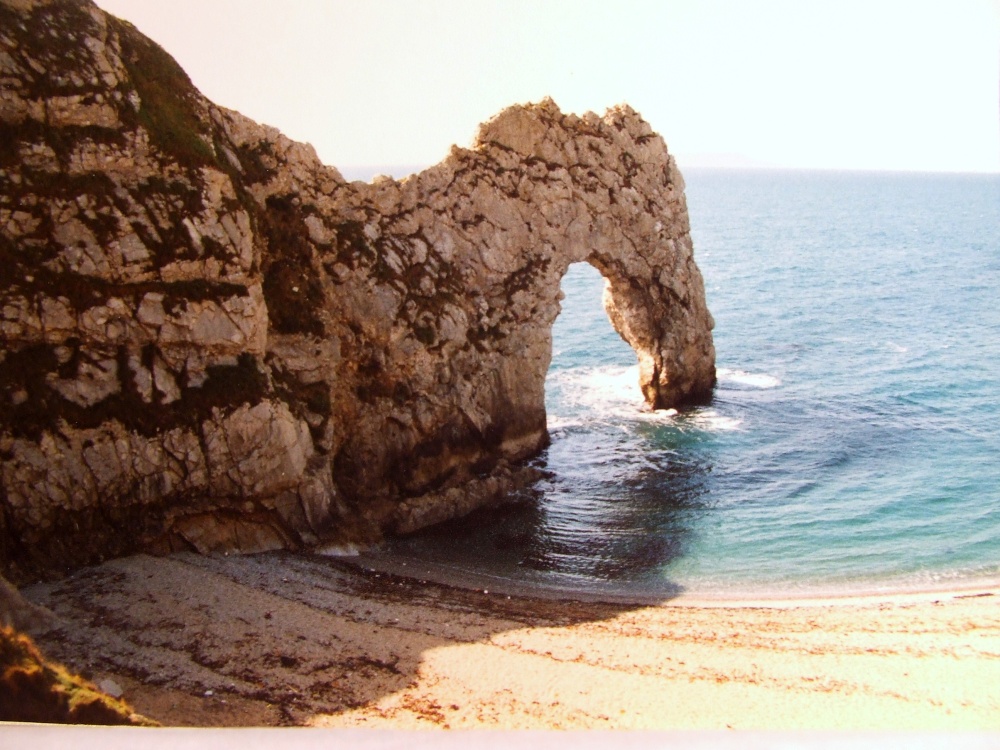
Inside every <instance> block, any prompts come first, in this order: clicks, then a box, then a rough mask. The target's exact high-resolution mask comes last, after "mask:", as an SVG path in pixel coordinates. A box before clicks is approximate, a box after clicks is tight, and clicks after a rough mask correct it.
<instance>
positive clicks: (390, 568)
mask: <svg viewBox="0 0 1000 750" xmlns="http://www.w3.org/2000/svg"><path fill="white" fill-rule="evenodd" d="M317 556H318V557H321V558H325V559H330V560H336V561H338V562H339V563H341V564H343V565H347V566H351V567H354V568H356V569H357V570H358V571H359V572H378V573H383V574H391V575H395V576H402V577H406V578H410V579H413V580H415V581H430V582H433V583H435V584H437V585H440V586H446V587H449V588H454V589H457V590H466V591H473V592H478V591H482V590H483V589H486V590H488V591H492V592H493V593H495V594H500V595H510V596H517V597H520V598H526V599H538V600H542V601H551V600H555V601H574V602H581V603H583V602H587V603H595V604H626V605H628V604H631V605H636V606H677V607H732V608H736V609H739V608H744V607H763V606H767V607H778V608H789V607H797V606H804V607H811V606H836V605H841V604H865V603H873V602H875V603H878V602H898V603H903V602H919V601H934V600H935V599H953V598H959V599H960V598H969V597H991V596H1000V576H997V575H990V576H979V577H969V578H964V579H963V578H956V579H953V580H949V581H947V582H941V583H940V584H938V585H933V584H912V585H909V586H891V585H889V584H888V582H887V583H886V584H879V583H875V582H873V583H872V584H871V586H870V587H844V588H839V587H836V586H822V585H817V586H811V585H807V586H804V587H802V588H801V590H798V591H794V592H787V591H778V590H776V589H750V590H749V591H746V592H743V593H736V592H735V591H728V590H726V591H723V590H717V591H687V590H685V589H684V588H683V587H682V586H679V585H678V586H676V590H675V591H674V592H673V593H671V592H670V591H664V592H655V591H651V590H642V589H632V590H619V591H615V590H613V589H612V588H610V586H609V588H607V589H600V588H596V587H594V588H590V589H574V588H571V587H570V586H568V585H567V586H556V585H551V584H549V585H535V584H532V583H529V582H522V581H515V580H513V579H510V578H506V577H503V576H490V575H486V574H483V573H480V572H478V571H468V570H464V569H460V568H456V567H454V566H448V565H444V564H441V563H433V562H428V561H426V560H421V559H418V558H414V557H409V556H406V555H399V554H396V553H386V554H380V553H378V552H372V551H367V552H365V551H363V552H358V553H356V554H345V555H339V554H322V553H320V554H318V555H317Z"/></svg>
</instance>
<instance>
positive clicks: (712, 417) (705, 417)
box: [687, 409, 743, 432]
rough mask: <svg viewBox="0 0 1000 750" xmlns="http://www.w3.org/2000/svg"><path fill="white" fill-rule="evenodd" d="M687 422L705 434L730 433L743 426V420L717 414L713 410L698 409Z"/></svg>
mask: <svg viewBox="0 0 1000 750" xmlns="http://www.w3.org/2000/svg"><path fill="white" fill-rule="evenodd" d="M687 422H688V423H689V424H693V425H694V426H695V427H697V428H698V429H700V430H705V431H706V432H731V431H732V430H738V429H740V427H741V426H742V424H743V420H741V419H737V418H736V417H727V416H726V415H725V414H719V412H717V411H716V410H715V409H700V410H698V411H696V412H694V413H693V414H692V415H691V416H690V417H688V419H687Z"/></svg>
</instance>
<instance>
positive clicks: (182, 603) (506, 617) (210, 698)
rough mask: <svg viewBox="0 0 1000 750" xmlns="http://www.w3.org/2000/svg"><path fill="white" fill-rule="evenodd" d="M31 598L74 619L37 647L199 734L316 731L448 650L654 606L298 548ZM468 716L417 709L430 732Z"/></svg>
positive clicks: (167, 561)
mask: <svg viewBox="0 0 1000 750" xmlns="http://www.w3.org/2000/svg"><path fill="white" fill-rule="evenodd" d="M23 593H24V594H25V596H26V597H27V598H28V599H29V600H31V601H33V602H35V603H36V604H40V605H43V606H46V607H49V608H50V609H51V610H52V611H53V612H54V613H55V614H56V615H57V616H58V617H59V619H60V623H59V625H58V626H57V627H56V628H54V629H53V630H51V631H49V632H48V633H46V634H43V635H40V636H39V637H38V638H37V641H38V644H39V646H40V647H41V648H42V650H43V651H44V652H45V653H46V655H48V656H49V657H50V658H54V659H57V660H59V661H62V662H63V663H65V664H66V665H67V666H69V667H70V668H71V669H74V670H77V671H78V672H80V673H82V674H83V675H84V676H85V677H89V678H91V679H94V680H101V679H106V678H108V677H110V678H111V679H115V678H117V679H118V682H119V683H124V684H126V685H131V686H133V689H132V694H131V695H130V694H129V692H126V694H125V696H124V698H125V699H126V700H130V699H131V701H132V703H133V706H134V707H135V708H136V710H138V711H139V712H140V713H146V714H147V715H149V716H150V717H151V718H154V719H157V720H160V721H161V722H163V723H166V724H194V725H197V724H216V725H226V724H230V723H231V724H242V725H246V724H247V723H257V724H278V725H303V724H309V723H311V722H313V721H315V720H316V719H317V717H323V716H331V715H337V714H343V713H345V712H351V711H354V710H356V709H360V708H363V707H366V706H372V705H373V704H376V703H378V702H379V701H380V700H383V699H385V698H386V697H388V696H392V695H394V694H397V693H401V692H402V691H406V690H407V688H410V687H412V686H413V685H415V684H416V682H417V681H418V680H419V679H420V676H421V665H422V664H423V663H424V661H425V659H426V658H427V655H428V654H430V653H431V652H435V651H436V650H438V649H442V648H448V647H454V646H463V645H467V644H491V643H494V642H495V640H496V638H497V637H498V636H502V635H503V634H505V633H509V632H511V631H516V630H521V629H538V628H542V629H546V628H557V629H558V628H565V627H573V626H577V625H581V624H585V623H596V622H601V621H608V620H613V619H614V618H616V617H619V616H620V615H622V614H623V613H626V612H629V611H632V610H636V609H639V608H642V607H644V606H647V605H648V604H651V603H654V602H651V601H645V602H641V603H637V602H628V601H617V602H608V601H598V600H597V599H598V598H600V597H597V598H594V597H590V598H589V600H587V601H579V600H574V599H572V598H571V597H570V596H569V595H567V596H565V597H563V596H559V595H553V593H552V592H550V594H549V595H547V596H546V597H528V596H522V595H518V594H505V593H499V592H497V591H489V590H485V591H484V590H483V589H469V588H461V587H457V586H452V585H445V584H442V583H436V582H433V581H431V580H429V579H427V578H422V577H420V576H419V574H418V575H416V576H411V575H399V574H396V573H393V572H389V571H386V570H375V569H372V568H370V567H366V566H365V565H363V564H359V561H357V560H355V561H354V562H353V563H350V562H345V561H344V560H342V559H335V558H324V557H317V556H306V555H295V554H290V553H285V552H275V553H265V554H260V555H253V556H244V557H236V556H233V557H221V556H220V557H202V556H198V555H194V554H188V553H182V554H178V555H173V556H170V557H167V558H156V557H150V556H146V555H137V556H133V557H129V558H123V559H119V560H113V561H110V562H107V563H104V564H103V565H100V566H97V567H94V568H88V569H84V570H80V571H77V572H76V573H74V574H73V575H71V576H70V577H68V578H66V579H63V580H61V581H57V582H53V583H47V584H37V585H34V586H29V587H26V588H25V589H24V590H23ZM669 598H670V597H669V596H665V597H662V599H661V601H666V600H668V599H669ZM483 679H489V676H488V675H483ZM165 696H166V697H165ZM169 706H172V709H171V708H168V707H169ZM229 707H232V709H231V710H229ZM237 709H238V710H237ZM460 709H461V706H459V705H457V704H456V705H448V706H435V705H426V706H425V705H422V704H421V705H408V706H407V710H408V711H409V712H410V713H411V716H412V715H416V716H417V717H419V720H420V721H421V722H422V723H424V724H426V725H428V726H447V725H448V717H449V714H450V713H451V712H454V711H458V710H460Z"/></svg>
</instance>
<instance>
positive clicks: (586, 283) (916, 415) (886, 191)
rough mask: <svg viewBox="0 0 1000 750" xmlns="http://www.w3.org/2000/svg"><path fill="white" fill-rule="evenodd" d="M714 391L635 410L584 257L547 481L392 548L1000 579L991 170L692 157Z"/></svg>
mask: <svg viewBox="0 0 1000 750" xmlns="http://www.w3.org/2000/svg"><path fill="white" fill-rule="evenodd" d="M685 177H686V180H687V183H688V187H687V196H688V205H689V209H690V215H691V224H692V232H693V236H694V241H695V257H696V260H697V261H698V264H699V266H700V267H701V269H702V273H703V275H704V277H705V281H706V289H707V295H708V304H709V308H710V309H711V311H712V313H713V315H714V317H715V319H716V330H715V343H716V350H717V353H718V375H719V385H718V388H717V390H716V393H715V397H714V399H713V401H712V403H711V404H710V405H707V406H705V407H702V408H698V409H694V410H691V411H685V412H683V413H680V414H676V413H671V412H666V413H664V412H655V413H650V412H647V411H645V410H644V408H643V404H642V398H641V395H640V392H639V389H638V384H637V377H638V375H637V368H636V364H635V363H636V360H635V355H634V354H633V353H632V351H631V350H630V349H629V348H628V346H627V345H625V344H624V343H623V342H622V341H621V339H620V338H619V337H618V336H617V334H616V333H615V332H614V331H613V330H612V329H611V326H610V324H609V323H608V321H607V318H606V317H605V315H604V312H603V310H602V309H601V304H600V298H601V290H602V287H603V279H602V278H601V277H600V275H599V274H598V273H597V272H596V271H595V270H594V269H592V268H591V267H590V266H587V265H585V264H580V265H578V266H574V267H573V268H571V269H570V272H569V273H568V274H567V276H566V277H565V279H564V281H563V289H564V291H565V293H566V295H567V298H566V300H565V301H564V303H563V312H562V313H561V314H560V317H559V319H558V320H557V322H556V327H555V330H554V345H553V355H554V356H553V362H552V367H551V369H550V372H549V376H548V381H547V404H546V405H547V409H548V413H549V429H550V432H551V434H552V446H551V448H549V450H548V451H547V452H546V454H545V455H544V456H543V457H542V459H541V463H542V464H543V465H544V466H545V467H546V468H547V469H548V470H549V471H550V472H551V473H552V475H551V479H549V480H547V481H545V482H542V483H541V484H540V485H539V486H538V487H536V488H535V489H536V494H535V495H534V496H532V497H530V498H525V500H524V501H523V502H521V503H518V504H515V505H512V506H511V507H509V508H506V509H503V510H500V511H489V512H483V513H477V514H474V516H472V517H471V518H469V519H466V520H464V521H459V522H455V523H452V524H448V525H446V526H445V527H443V528H439V529H436V530H432V531H430V532H427V533H424V534H421V535H418V536H416V537H412V538H410V539H408V540H404V541H402V542H398V543H396V545H395V547H394V550H395V551H396V552H402V553H405V554H407V555H411V556H415V557H418V558H423V559H427V560H434V561H436V562H438V563H444V564H446V565H449V566H452V567H454V568H456V569H459V570H463V571H472V572H479V573H484V574H488V575H491V576H500V577H504V578H509V579H512V580H516V581H518V582H520V583H522V584H529V585H537V586H553V587H561V588H566V587H569V588H573V589H579V590H586V591H622V592H628V591H642V592H658V591H661V592H663V593H674V592H676V591H678V590H686V591H689V592H695V593H703V594H713V593H720V594H729V593H737V592H739V593H746V592H748V591H754V592H761V593H763V592H767V593H781V592H784V593H793V594H802V593H808V592H819V591H829V590H861V589H863V590H877V589H885V588H891V589H900V588H909V587H925V586H934V585H948V584H950V583H954V582H959V581H964V580H971V579H978V578H998V577H1000V302H998V300H1000V294H998V290H1000V176H997V175H980V176H974V175H916V174H884V173H881V174H880V173H836V172H826V173H824V172H778V171H756V172H737V171H722V170H719V171H709V170H705V171H691V172H689V173H687V174H686V175H685Z"/></svg>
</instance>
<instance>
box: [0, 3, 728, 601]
mask: <svg viewBox="0 0 1000 750" xmlns="http://www.w3.org/2000/svg"><path fill="white" fill-rule="evenodd" d="M578 261H586V262H589V263H591V264H593V265H594V266H595V267H597V268H598V269H599V270H600V271H601V273H602V274H603V275H604V276H605V278H606V279H607V288H606V292H605V300H604V301H605V307H606V309H607V311H608V315H609V317H610V319H611V321H612V323H613V325H614V326H615V328H616V329H617V330H618V331H619V333H620V334H621V335H622V337H623V338H624V339H625V340H626V341H627V342H628V343H629V344H630V345H631V346H632V347H633V348H634V349H635V351H636V353H637V356H638V359H639V364H640V381H641V386H642V390H643V393H644V395H645V398H646V400H647V402H648V403H649V405H650V406H651V407H652V408H667V407H675V406H681V405H684V404H686V403H691V402H697V401H699V400H704V399H705V398H707V397H708V396H709V394H710V393H711V390H712V387H713V385H714V382H715V366H714V365H715V363H714V359H715V353H714V348H713V345H712V336H711V328H712V319H711V316H710V314H709V313H708V310H707V308H706V305H705V296H704V286H703V283H702V279H701V275H700V273H699V271H698V268H697V266H696V265H695V262H694V258H693V251H692V244H691V237H690V232H689V224H688V214H687V209H686V205H685V199H684V183H683V180H682V178H681V175H680V173H679V171H678V169H677V166H676V164H675V162H674V159H673V158H672V156H671V155H670V154H669V153H668V151H667V148H666V145H665V144H664V141H663V139H662V138H661V137H660V136H659V135H657V134H656V133H654V132H653V131H652V129H651V128H650V126H649V124H647V123H646V122H645V121H644V120H643V119H642V118H641V117H640V116H639V115H638V114H637V113H636V112H635V111H633V110H632V109H630V108H629V107H627V106H619V107H615V108H613V109H611V110H609V111H608V112H607V113H606V114H605V115H604V116H603V117H599V116H597V115H595V114H593V113H587V114H584V115H582V116H576V115H572V114H563V113H562V112H560V110H559V109H558V107H557V106H556V105H555V104H554V103H553V102H552V101H551V100H545V101H543V102H541V103H538V104H531V105H523V106H514V107H511V108H509V109H507V110H504V111H503V112H501V113H500V114H498V115H497V116H496V117H494V118H493V119H492V120H490V121H489V122H487V123H485V124H483V125H482V126H481V127H480V129H479V132H478V134H477V135H476V137H475V139H474V141H473V143H472V145H471V146H470V147H469V148H458V147H454V148H453V149H452V151H451V153H450V154H449V155H448V157H447V158H446V159H445V160H444V161H442V162H441V163H440V164H438V165H436V166H434V167H431V168H430V169H428V170H426V171H424V172H422V173H420V174H417V175H413V176H411V177H409V178H407V179H405V180H403V181H395V180H392V179H390V178H376V179H375V180H374V181H373V182H372V183H371V184H367V183H361V182H347V181H346V180H344V179H343V177H342V176H341V175H340V173H339V172H338V171H337V170H336V169H334V168H332V167H329V166H326V165H324V164H322V163H321V162H320V161H319V160H318V158H317V156H316V154H315V152H314V151H313V149H312V148H311V147H310V146H308V145H306V144H301V143H296V142H294V141H291V140H290V139H288V138H286V137H285V136H283V135H282V134H281V133H280V132H279V131H277V130H276V129H274V128H272V127H268V126H265V125H260V124H258V123H255V122H253V121H251V120H249V119H248V118H246V117H244V116H242V115H240V114H239V113H237V112H233V111H231V110H227V109H225V108H223V107H219V106H217V105H215V104H213V103H212V102H210V101H208V100H207V99H206V98H205V97H203V96H202V95H201V94H200V93H199V92H198V91H197V90H196V88H195V87H194V86H193V85H192V84H191V82H190V80H189V79H188V77H187V75H186V74H185V73H184V71H183V70H182V69H181V68H180V67H179V66H178V65H177V63H176V62H175V61H174V60H173V59H172V58H171V57H170V56H169V55H168V54H167V53H166V52H165V51H164V50H162V49H161V48H160V47H159V46H157V45H156V44H155V43H154V42H152V41H151V40H149V39H148V38H146V37H144V36H143V35H142V34H140V33H139V32H138V31H137V30H136V29H134V28H133V27H132V26H130V25H129V24H128V23H126V22H124V21H121V20H119V19H116V18H114V17H112V16H110V15H107V14H105V13H104V12H102V11H101V10H99V9H98V8H97V7H96V6H94V5H93V4H92V3H90V2H86V1H84V0H0V461H2V465H0V480H2V481H0V570H2V571H3V572H5V573H6V575H8V577H11V578H12V579H13V580H15V581H17V580H26V579H28V578H32V577H36V576H41V575H50V574H53V573H57V572H59V571H61V570H65V569H67V568H70V567H74V566H78V565H81V564H88V563H93V562H97V561H100V560H102V559H105V558H107V557H113V556H117V555H121V554H125V553H128V552H131V551H135V550H138V549H146V550H153V551H164V552H165V551H171V550H178V549H195V550H197V551H199V552H203V553H204V552H212V551H260V550H267V549H276V548H292V549H296V548H302V547H309V546H314V545H317V544H322V543H334V542H346V541H368V540H373V539H377V538H378V537H379V536H380V535H382V534H385V533H405V532H409V531H413V530H415V529H418V528H421V527H423V526H426V525H428V524H431V523H435V522H438V521H441V520H444V519H447V518H450V517H454V516H456V515H460V514H463V513H466V512H468V511H470V510H472V509H473V508H475V507H478V506H480V505H482V504H484V503H488V502H492V501H494V500H496V499H497V498H500V497H503V496H504V495H505V494H507V493H509V492H511V491H513V490H514V489H516V488H518V487H522V486H526V485H527V484H530V482H531V481H532V480H533V478H534V477H535V476H536V470H534V469H532V468H530V467H529V466H527V465H526V464H525V459H528V458H530V457H532V456H534V455H536V454H537V453H538V452H539V451H540V450H541V449H542V448H543V447H544V446H545V445H546V443H547V439H548V436H547V431H546V419H545V403H544V382H545V375H546V371H547V368H548V364H549V360H550V357H551V328H552V323H553V321H554V320H555V318H556V316H557V315H558V314H559V309H560V307H559V301H560V291H559V281H560V279H561V277H562V275H563V273H565V271H566V269H567V268H568V266H569V265H570V264H571V263H574V262H578Z"/></svg>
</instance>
